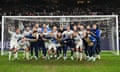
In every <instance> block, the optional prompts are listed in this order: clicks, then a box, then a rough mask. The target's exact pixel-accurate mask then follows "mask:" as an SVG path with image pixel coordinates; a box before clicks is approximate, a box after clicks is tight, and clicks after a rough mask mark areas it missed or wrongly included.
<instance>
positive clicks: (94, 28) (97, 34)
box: [91, 24, 101, 59]
mask: <svg viewBox="0 0 120 72" xmlns="http://www.w3.org/2000/svg"><path fill="white" fill-rule="evenodd" d="M91 31H92V35H93V36H94V37H95V38H96V40H97V42H96V48H95V50H96V54H97V58H98V59H100V51H101V49H100V35H101V34H100V30H99V29H98V27H97V25H96V24H93V25H92V30H91Z"/></svg>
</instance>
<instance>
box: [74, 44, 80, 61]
mask: <svg viewBox="0 0 120 72" xmlns="http://www.w3.org/2000/svg"><path fill="white" fill-rule="evenodd" d="M75 54H76V60H77V61H78V60H79V57H80V56H79V45H78V44H76V53H75Z"/></svg>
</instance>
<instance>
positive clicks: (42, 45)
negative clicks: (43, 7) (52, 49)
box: [38, 33, 47, 59]
mask: <svg viewBox="0 0 120 72" xmlns="http://www.w3.org/2000/svg"><path fill="white" fill-rule="evenodd" d="M46 40H47V39H46V38H45V35H43V33H39V38H38V43H39V45H40V48H41V49H42V54H43V59H46V53H47V49H46V47H45V41H46Z"/></svg>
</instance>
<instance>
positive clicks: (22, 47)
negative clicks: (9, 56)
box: [17, 42, 30, 49]
mask: <svg viewBox="0 0 120 72" xmlns="http://www.w3.org/2000/svg"><path fill="white" fill-rule="evenodd" d="M29 46H30V43H29V42H26V44H24V45H19V44H17V49H26V48H28V47H29Z"/></svg>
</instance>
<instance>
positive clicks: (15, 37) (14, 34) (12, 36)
mask: <svg viewBox="0 0 120 72" xmlns="http://www.w3.org/2000/svg"><path fill="white" fill-rule="evenodd" d="M9 33H10V34H11V38H10V39H11V40H13V41H17V40H18V39H20V38H21V37H23V35H22V34H16V33H15V32H12V31H9Z"/></svg>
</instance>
